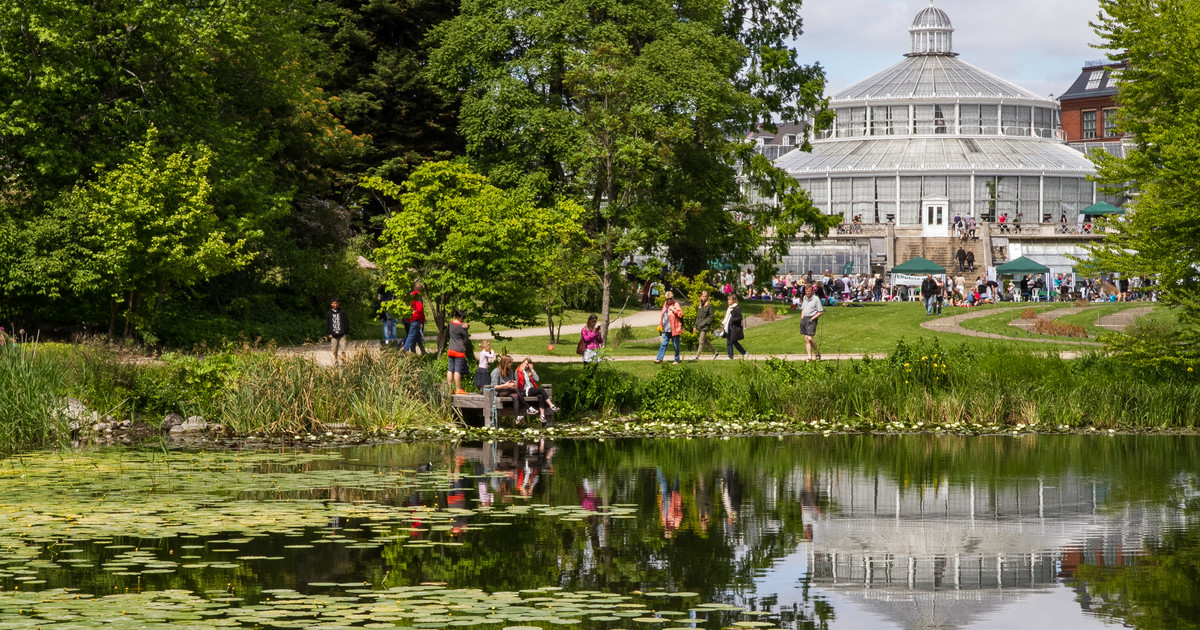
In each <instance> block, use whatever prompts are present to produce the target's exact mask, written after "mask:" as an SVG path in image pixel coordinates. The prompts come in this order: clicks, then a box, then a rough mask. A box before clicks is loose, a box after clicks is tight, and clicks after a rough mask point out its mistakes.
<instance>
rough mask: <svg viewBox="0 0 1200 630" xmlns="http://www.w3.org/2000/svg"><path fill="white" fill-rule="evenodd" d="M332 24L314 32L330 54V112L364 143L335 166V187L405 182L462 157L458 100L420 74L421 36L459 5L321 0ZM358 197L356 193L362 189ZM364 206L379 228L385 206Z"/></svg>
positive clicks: (448, 1)
mask: <svg viewBox="0 0 1200 630" xmlns="http://www.w3.org/2000/svg"><path fill="white" fill-rule="evenodd" d="M322 7H323V12H326V13H329V14H331V15H332V16H333V17H334V18H335V19H333V20H330V21H329V22H328V26H327V27H325V28H323V29H321V30H320V34H321V37H322V39H324V40H325V41H326V42H327V43H328V46H329V48H330V50H331V52H332V54H331V55H330V56H329V57H328V60H327V63H325V64H323V70H322V74H323V75H325V77H327V78H326V79H325V87H326V89H327V90H328V91H329V94H330V98H329V101H330V109H331V111H332V112H333V113H334V114H336V115H337V116H338V117H339V118H340V120H341V121H342V122H343V124H345V125H346V127H347V128H349V129H352V130H354V132H355V133H356V134H358V135H359V136H360V137H363V138H365V139H366V146H365V147H364V151H363V153H362V154H361V155H360V156H358V159H356V160H352V161H349V162H348V163H345V164H343V165H341V166H339V167H338V170H339V171H340V172H339V174H338V175H339V177H338V179H339V184H341V185H346V186H348V187H349V188H350V189H355V188H356V187H357V184H358V179H359V176H361V175H363V174H366V175H377V176H379V177H381V178H383V179H387V180H391V181H404V180H405V179H406V178H408V175H409V174H410V173H411V172H412V170H413V169H414V168H416V167H417V166H418V165H420V164H421V163H423V162H426V161H430V160H445V159H449V158H450V157H452V156H453V155H455V154H458V153H461V152H462V141H461V140H460V139H459V136H458V134H457V133H456V131H455V129H456V127H457V126H458V98H457V96H456V95H452V94H451V95H447V94H443V93H442V92H441V91H439V90H436V89H434V86H433V85H431V84H430V82H429V80H428V78H427V77H426V76H425V75H424V73H423V72H422V68H423V67H424V66H425V64H426V61H427V56H428V55H427V53H426V46H425V45H424V43H423V40H424V39H425V36H426V34H428V32H429V31H430V29H432V28H433V27H434V26H435V25H437V24H439V23H441V22H442V21H444V20H446V19H449V18H450V17H452V16H453V15H454V14H455V13H457V12H458V0H374V1H372V2H362V1H361V0H327V1H326V2H325V3H324V4H323V5H322ZM356 192H358V193H361V192H362V191H361V189H358V190H357V191H356ZM379 206H380V204H377V203H375V204H369V205H368V206H367V213H368V216H367V217H366V219H367V222H368V223H369V224H371V225H374V223H375V221H376V219H378V220H379V223H380V225H381V224H382V219H383V217H384V216H385V215H384V214H383V212H381V210H383V209H386V205H383V207H379Z"/></svg>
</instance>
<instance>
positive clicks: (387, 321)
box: [375, 285, 399, 348]
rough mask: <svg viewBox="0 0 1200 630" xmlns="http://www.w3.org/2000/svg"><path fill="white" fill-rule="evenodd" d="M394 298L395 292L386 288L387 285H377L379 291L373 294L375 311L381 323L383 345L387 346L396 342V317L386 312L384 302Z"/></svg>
mask: <svg viewBox="0 0 1200 630" xmlns="http://www.w3.org/2000/svg"><path fill="white" fill-rule="evenodd" d="M394 299H396V296H395V294H393V293H392V292H391V291H388V290H387V287H385V286H383V285H379V292H377V293H376V294H375V312H376V313H377V314H378V315H379V321H380V322H381V323H382V324H383V341H382V344H383V347H384V348H386V347H388V345H389V344H393V343H395V344H397V345H399V342H398V341H397V339H396V322H397V320H396V318H395V317H392V315H391V313H388V311H387V308H385V307H384V304H386V303H387V302H391V301H392V300H394Z"/></svg>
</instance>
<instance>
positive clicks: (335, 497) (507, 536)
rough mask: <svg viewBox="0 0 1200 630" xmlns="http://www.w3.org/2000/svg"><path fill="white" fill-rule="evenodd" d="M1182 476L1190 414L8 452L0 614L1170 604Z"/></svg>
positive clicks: (275, 617) (237, 618)
mask: <svg viewBox="0 0 1200 630" xmlns="http://www.w3.org/2000/svg"><path fill="white" fill-rule="evenodd" d="M1198 473H1200V438H1196V437H1191V436H1061V435H1055V436H1029V435H1024V436H985V437H952V436H926V435H912V436H854V435H831V436H828V437H821V436H799V437H784V438H731V439H723V440H722V439H716V440H699V439H694V440H615V441H614V440H610V441H556V442H551V441H542V442H536V443H529V444H514V443H482V444H481V443H472V444H458V445H455V444H450V443H419V444H390V445H377V446H369V447H356V448H347V449H341V450H314V451H298V450H267V449H262V450H245V451H226V452H179V451H170V450H164V449H157V450H155V449H147V450H137V451H130V450H98V451H86V452H38V453H27V454H24V455H21V456H16V457H9V458H7V459H5V460H4V461H3V462H0V496H3V499H0V589H2V590H0V629H3V628H97V627H101V626H106V627H112V628H155V627H163V628H166V627H171V628H180V627H192V628H211V627H242V628H325V629H330V628H395V627H400V628H410V629H428V630H435V629H441V628H458V627H475V628H478V629H479V630H502V629H509V630H514V629H515V630H555V629H556V628H561V629H563V630H566V629H569V628H582V629H584V630H618V629H625V630H661V629H668V630H679V629H683V628H696V629H701V628H703V629H708V630H720V629H722V628H734V629H742V630H770V629H775V628H786V629H799V628H905V629H907V628H1013V627H1023V628H1026V629H1029V628H1072V629H1074V628H1100V627H1108V626H1109V624H1114V623H1116V624H1126V625H1130V626H1134V627H1144V628H1168V627H1170V628H1179V627H1196V624H1197V623H1198V621H1197V620H1200V603H1197V602H1200V597H1198V595H1200V483H1198V482H1200V478H1198Z"/></svg>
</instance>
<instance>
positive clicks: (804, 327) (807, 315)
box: [800, 284, 825, 361]
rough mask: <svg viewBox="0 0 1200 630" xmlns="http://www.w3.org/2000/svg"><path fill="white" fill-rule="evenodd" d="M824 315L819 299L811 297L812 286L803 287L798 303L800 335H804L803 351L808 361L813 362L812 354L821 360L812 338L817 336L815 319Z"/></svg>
mask: <svg viewBox="0 0 1200 630" xmlns="http://www.w3.org/2000/svg"><path fill="white" fill-rule="evenodd" d="M824 313H825V308H824V307H823V306H821V298H818V297H817V296H816V295H813V286H812V285H811V284H810V285H808V286H806V287H804V299H803V300H801V301H800V334H802V335H804V350H805V352H807V353H808V360H809V361H812V360H813V354H816V355H817V359H820V358H821V352H820V351H819V350H817V342H816V341H815V340H814V339H813V338H814V337H816V336H817V318H819V317H820V316H821V315H822V314H824Z"/></svg>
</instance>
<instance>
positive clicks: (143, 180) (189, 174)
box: [55, 128, 250, 336]
mask: <svg viewBox="0 0 1200 630" xmlns="http://www.w3.org/2000/svg"><path fill="white" fill-rule="evenodd" d="M157 139H158V133H157V131H156V130H154V129H153V128H152V129H151V130H150V132H148V133H147V135H146V140H145V142H144V143H141V144H139V145H134V146H133V147H131V148H130V152H131V153H132V156H131V157H130V159H129V160H128V161H126V162H124V163H122V164H121V165H120V166H118V167H116V168H114V169H112V170H111V171H107V172H104V173H102V174H101V175H100V177H99V179H97V180H96V181H95V182H93V183H91V184H88V185H87V186H84V187H81V188H77V189H75V190H73V191H71V192H70V193H68V194H66V195H64V197H63V198H62V199H61V200H60V201H59V202H57V203H56V204H55V205H58V206H59V208H60V209H59V211H57V212H55V214H56V215H57V216H66V215H70V216H75V217H79V221H80V223H79V224H80V225H81V227H82V228H83V230H82V232H83V234H82V236H83V238H82V239H81V242H80V243H79V246H80V247H82V248H83V249H84V250H85V251H86V252H87V255H86V256H85V257H83V258H82V260H80V261H79V263H78V264H77V265H75V266H74V267H73V270H72V271H73V273H72V280H73V285H74V286H75V288H76V289H77V290H87V289H94V290H96V291H97V292H100V293H102V294H106V296H107V297H108V298H109V305H110V320H109V336H113V335H114V334H115V333H116V323H117V310H118V309H117V305H118V304H119V303H121V302H124V304H125V327H124V331H123V335H125V336H128V334H129V332H130V326H131V325H132V324H135V323H140V324H141V328H142V332H143V333H149V331H150V329H151V326H152V325H153V320H154V314H155V313H156V312H157V310H158V307H159V305H161V303H162V301H163V300H164V299H165V298H166V297H167V294H168V292H169V291H170V290H171V289H172V288H176V287H188V286H192V285H194V284H196V283H197V282H200V281H202V280H206V279H208V278H212V277H214V276H217V275H220V274H222V273H226V272H228V271H231V270H233V269H236V268H238V267H241V266H244V265H245V264H246V263H248V262H249V261H250V255H249V254H247V253H245V252H244V248H245V240H241V239H239V240H237V241H235V242H229V241H228V240H227V238H228V237H227V234H226V233H225V232H224V231H223V230H221V229H220V227H219V221H218V218H217V215H216V212H215V211H214V209H213V207H212V203H211V201H210V196H211V194H212V187H211V185H210V184H209V181H208V170H209V168H210V165H211V160H212V157H211V152H210V151H209V150H208V149H207V148H205V147H204V146H200V147H199V148H198V149H197V150H196V151H195V156H194V157H193V156H192V155H189V154H188V153H185V152H177V153H172V154H170V155H166V156H161V155H159V154H158V153H159V151H158V146H157ZM138 316H140V319H139V320H138V321H136V322H135V317H138Z"/></svg>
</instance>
